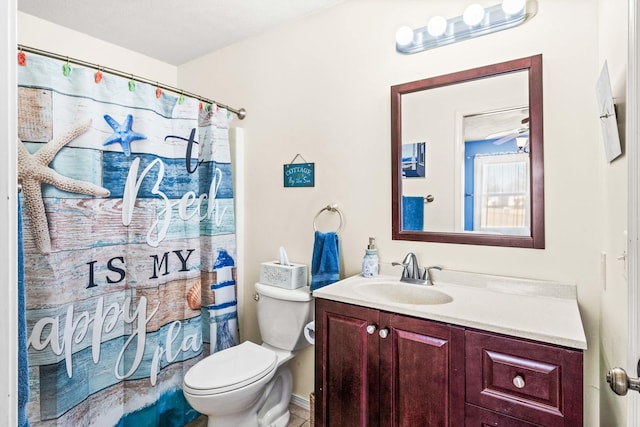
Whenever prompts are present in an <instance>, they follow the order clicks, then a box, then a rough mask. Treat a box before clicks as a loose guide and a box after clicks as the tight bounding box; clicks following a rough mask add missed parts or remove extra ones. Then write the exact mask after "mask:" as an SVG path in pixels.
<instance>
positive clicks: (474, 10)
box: [462, 3, 484, 27]
mask: <svg viewBox="0 0 640 427" xmlns="http://www.w3.org/2000/svg"><path fill="white" fill-rule="evenodd" d="M483 18H484V7H482V6H481V5H479V4H478V3H474V4H470V5H469V6H467V8H466V9H465V10H464V14H463V15H462V20H463V21H464V23H465V24H467V25H468V26H470V27H475V26H476V25H478V24H479V23H481V22H482V19H483Z"/></svg>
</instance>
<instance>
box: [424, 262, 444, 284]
mask: <svg viewBox="0 0 640 427" xmlns="http://www.w3.org/2000/svg"><path fill="white" fill-rule="evenodd" d="M431 269H434V270H440V271H442V267H441V266H439V265H430V266H429V267H427V274H426V277H425V279H427V284H428V285H433V280H432V279H431Z"/></svg>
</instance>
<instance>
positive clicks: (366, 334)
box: [315, 298, 379, 427]
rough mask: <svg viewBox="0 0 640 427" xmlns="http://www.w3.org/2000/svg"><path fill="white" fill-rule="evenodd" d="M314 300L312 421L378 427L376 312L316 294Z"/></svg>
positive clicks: (321, 423)
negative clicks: (314, 356)
mask: <svg viewBox="0 0 640 427" xmlns="http://www.w3.org/2000/svg"><path fill="white" fill-rule="evenodd" d="M315 304H316V306H315V308H316V341H315V352H316V362H315V363H316V368H315V372H316V377H315V388H316V390H315V405H316V409H315V417H316V419H315V421H316V425H317V426H330V427H337V426H340V427H351V426H362V427H367V426H369V427H370V426H377V425H378V422H379V421H378V376H379V370H378V362H379V356H378V340H379V339H378V331H377V328H378V311H377V310H373V309H368V308H364V307H359V306H354V305H349V304H342V303H337V302H333V301H328V300H323V299H319V298H318V299H316V300H315ZM368 326H373V327H375V328H376V330H372V328H371V329H370V330H369V331H367V327H368ZM370 332H371V333H370Z"/></svg>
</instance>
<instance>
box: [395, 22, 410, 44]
mask: <svg viewBox="0 0 640 427" xmlns="http://www.w3.org/2000/svg"><path fill="white" fill-rule="evenodd" d="M412 41H413V30H412V29H411V28H410V27H406V26H405V27H400V28H398V31H396V43H398V45H400V46H407V45H409V44H410V43H411V42H412Z"/></svg>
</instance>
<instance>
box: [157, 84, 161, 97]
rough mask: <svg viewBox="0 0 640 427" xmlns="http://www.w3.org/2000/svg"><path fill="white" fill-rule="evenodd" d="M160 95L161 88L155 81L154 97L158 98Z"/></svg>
mask: <svg viewBox="0 0 640 427" xmlns="http://www.w3.org/2000/svg"><path fill="white" fill-rule="evenodd" d="M161 96H162V89H160V85H159V84H158V82H156V98H158V99H160V97H161Z"/></svg>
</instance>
